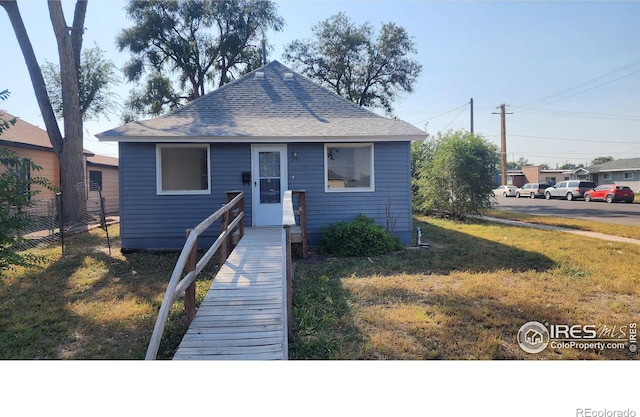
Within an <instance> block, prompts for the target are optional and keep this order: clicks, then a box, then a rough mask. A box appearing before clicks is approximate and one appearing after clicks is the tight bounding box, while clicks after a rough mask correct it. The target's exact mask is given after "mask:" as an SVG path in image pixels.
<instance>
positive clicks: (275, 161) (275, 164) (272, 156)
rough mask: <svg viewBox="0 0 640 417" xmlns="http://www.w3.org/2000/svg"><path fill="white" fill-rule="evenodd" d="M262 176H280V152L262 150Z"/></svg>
mask: <svg viewBox="0 0 640 417" xmlns="http://www.w3.org/2000/svg"><path fill="white" fill-rule="evenodd" d="M259 159H260V178H263V177H268V178H276V177H277V178H280V152H260V158H259Z"/></svg>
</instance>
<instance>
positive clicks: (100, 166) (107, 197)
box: [87, 155, 120, 214]
mask: <svg viewBox="0 0 640 417" xmlns="http://www.w3.org/2000/svg"><path fill="white" fill-rule="evenodd" d="M87 180H88V181H89V189H88V192H89V194H88V195H87V207H89V209H91V208H92V207H99V206H100V194H102V197H103V198H104V205H105V208H104V210H105V213H106V214H116V213H118V210H119V208H120V198H119V195H120V190H119V182H120V181H119V179H118V158H112V157H110V156H102V155H91V156H87Z"/></svg>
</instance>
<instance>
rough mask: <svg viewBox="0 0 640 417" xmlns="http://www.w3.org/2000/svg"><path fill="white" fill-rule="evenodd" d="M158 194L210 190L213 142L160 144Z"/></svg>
mask: <svg viewBox="0 0 640 417" xmlns="http://www.w3.org/2000/svg"><path fill="white" fill-rule="evenodd" d="M156 162H157V165H156V167H157V169H156V177H157V191H158V194H210V191H211V186H210V184H209V177H210V172H211V171H210V166H209V145H195V144H194V145H157V146H156Z"/></svg>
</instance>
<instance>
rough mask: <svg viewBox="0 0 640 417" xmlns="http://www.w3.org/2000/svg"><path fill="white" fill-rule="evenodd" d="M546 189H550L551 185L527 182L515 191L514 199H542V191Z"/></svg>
mask: <svg viewBox="0 0 640 417" xmlns="http://www.w3.org/2000/svg"><path fill="white" fill-rule="evenodd" d="M547 187H551V184H547V183H544V182H528V183H526V184H525V185H523V186H522V187H520V188H518V189H517V190H516V197H517V198H520V197H529V198H536V197H542V196H543V195H544V190H545V189H546V188H547Z"/></svg>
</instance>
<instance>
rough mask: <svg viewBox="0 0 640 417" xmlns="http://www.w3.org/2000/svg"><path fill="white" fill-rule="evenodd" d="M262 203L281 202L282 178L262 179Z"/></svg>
mask: <svg viewBox="0 0 640 417" xmlns="http://www.w3.org/2000/svg"><path fill="white" fill-rule="evenodd" d="M260 204H280V178H261V179H260Z"/></svg>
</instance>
